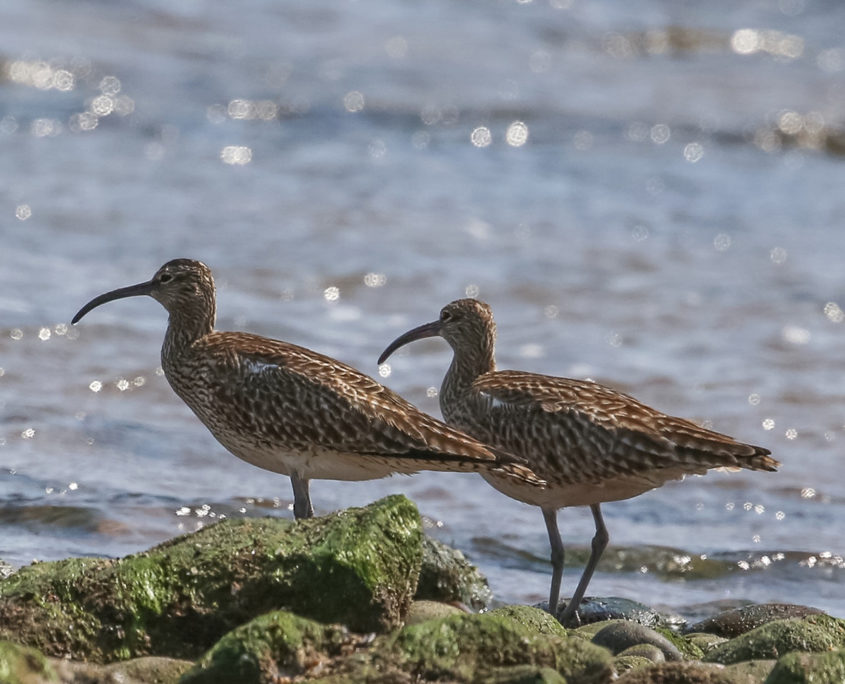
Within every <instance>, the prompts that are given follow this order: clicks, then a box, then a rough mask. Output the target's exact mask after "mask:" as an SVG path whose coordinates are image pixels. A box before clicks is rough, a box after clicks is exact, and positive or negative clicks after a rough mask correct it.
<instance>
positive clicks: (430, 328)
mask: <svg viewBox="0 0 845 684" xmlns="http://www.w3.org/2000/svg"><path fill="white" fill-rule="evenodd" d="M439 334H440V321H432V322H431V323H426V324H424V325H420V326H418V327H416V328H414V329H413V330H409V331H408V332H406V333H405V334H403V335H400V336H399V337H397V338H396V339H395V340H393V342H391V343H390V344H389V345H387V348H386V349H385V350H384V351H383V352H382V353H381V356H379V357H378V363H379V365H381V364H382V363H384V362H385V361H386V360H387V357H388V356H390V355H391V354H392V353H393V352H395V351H396V350H397V349H399V347H404V346H405V345H406V344H408V343H409V342H413V341H414V340H421V339H423V338H425V337H437V336H438V335H439Z"/></svg>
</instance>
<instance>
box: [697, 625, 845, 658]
mask: <svg viewBox="0 0 845 684" xmlns="http://www.w3.org/2000/svg"><path fill="white" fill-rule="evenodd" d="M842 647H845V620H841V619H839V618H834V617H830V616H829V615H823V614H818V615H808V616H807V617H804V618H789V619H786V620H774V621H772V622H768V623H766V624H764V625H762V626H760V627H757V628H755V629H752V630H751V631H750V632H746V633H745V634H742V635H741V636H738V637H736V638H734V639H731V640H730V641H728V642H727V643H724V644H721V645H719V646H717V647H716V648H714V649H713V650H712V651H710V652H709V653H708V654H707V655H706V656H705V657H704V660H705V661H708V662H715V663H722V664H723V665H730V664H732V663H738V662H741V661H745V660H755V659H762V660H765V659H773V658H775V659H776V658H779V657H780V656H781V655H784V654H786V653H789V652H790V651H802V652H823V651H831V650H834V649H837V648H842Z"/></svg>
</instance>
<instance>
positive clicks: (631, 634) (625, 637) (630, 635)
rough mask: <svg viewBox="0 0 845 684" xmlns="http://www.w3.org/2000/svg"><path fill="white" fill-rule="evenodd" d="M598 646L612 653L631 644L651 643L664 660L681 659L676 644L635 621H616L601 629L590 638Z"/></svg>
mask: <svg viewBox="0 0 845 684" xmlns="http://www.w3.org/2000/svg"><path fill="white" fill-rule="evenodd" d="M592 641H593V643H594V644H596V645H598V646H604V647H605V648H607V649H610V652H611V653H613V654H614V655H618V654H620V653H621V652H622V651H624V650H625V649H627V648H630V647H631V646H639V645H642V644H651V645H652V646H655V647H656V648H658V649H659V650H660V651H661V652H662V653H663V655H664V656H665V658H666V660H683V655H682V654H681V652H680V650H678V648H677V646H675V644H673V643H672V642H671V641H669V639H667V638H666V637H665V636H663V635H662V634H659V633H658V632H656V631H654V630H653V629H651V628H650V627H646V626H645V625H641V624H639V623H636V622H627V621H626V622H617V623H614V624H611V625H608V626H607V627H605V628H603V629H601V630H600V631H599V632H598V633H597V634H596V635H595V636H594V637H593V639H592Z"/></svg>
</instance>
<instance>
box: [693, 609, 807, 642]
mask: <svg viewBox="0 0 845 684" xmlns="http://www.w3.org/2000/svg"><path fill="white" fill-rule="evenodd" d="M821 612H822V611H820V610H819V609H818V608H811V607H809V606H799V605H793V604H791V603H759V604H754V605H750V606H743V607H742V608H734V609H733V610H726V611H724V612H722V613H719V614H718V615H714V616H713V617H709V618H707V619H705V620H701V621H699V622H696V623H695V624H692V625H689V626H687V627H686V629H684V632H687V633H688V632H706V633H707V634H717V635H718V636H721V637H726V638H728V639H732V638H733V637H737V636H739V635H740V634H745V633H746V632H750V631H751V630H752V629H755V628H756V627H759V626H760V625H765V624H766V623H767V622H772V621H773V620H783V619H786V618H802V617H806V616H807V615H818V614H820V613H821Z"/></svg>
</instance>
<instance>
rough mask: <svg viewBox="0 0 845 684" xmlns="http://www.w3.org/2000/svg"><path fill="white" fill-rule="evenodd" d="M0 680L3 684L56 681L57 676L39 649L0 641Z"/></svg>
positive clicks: (57, 679)
mask: <svg viewBox="0 0 845 684" xmlns="http://www.w3.org/2000/svg"><path fill="white" fill-rule="evenodd" d="M0 681H2V682H3V684H30V682H32V683H36V682H37V683H39V684H40V683H41V682H56V681H59V678H58V675H57V674H56V671H55V670H54V669H53V667H52V666H51V665H50V663H49V662H48V661H47V658H46V657H45V656H44V654H43V653H41V652H40V651H37V650H35V649H34V648H27V647H26V646H19V645H17V644H13V643H12V642H10V641H0Z"/></svg>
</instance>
